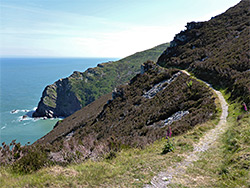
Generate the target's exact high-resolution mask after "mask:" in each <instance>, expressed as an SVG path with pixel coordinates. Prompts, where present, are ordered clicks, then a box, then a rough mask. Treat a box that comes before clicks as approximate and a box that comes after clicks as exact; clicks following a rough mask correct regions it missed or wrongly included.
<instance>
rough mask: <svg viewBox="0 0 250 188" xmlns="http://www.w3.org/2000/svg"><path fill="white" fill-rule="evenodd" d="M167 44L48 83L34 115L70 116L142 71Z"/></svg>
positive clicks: (155, 58)
mask: <svg viewBox="0 0 250 188" xmlns="http://www.w3.org/2000/svg"><path fill="white" fill-rule="evenodd" d="M167 46H169V44H168V43H165V44H162V45H159V46H156V47H154V48H152V49H149V50H145V51H142V52H138V53H135V54H134V55H131V56H129V57H126V58H124V59H121V60H119V61H116V62H108V63H102V64H98V65H97V67H95V68H89V69H88V70H86V71H85V72H78V71H75V72H74V73H73V74H72V75H71V76H69V77H68V78H64V79H60V80H58V81H56V82H55V83H54V84H52V85H49V86H47V87H46V88H45V89H44V91H43V94H42V97H41V100H40V102H39V104H38V107H37V110H36V111H35V113H34V114H33V116H34V117H44V116H45V117H48V118H51V117H59V116H63V117H67V116H69V115H71V114H73V113H74V112H76V111H77V110H79V109H81V108H82V107H84V106H86V105H88V104H90V103H91V102H93V101H94V100H96V99H98V98H99V97H100V96H102V95H104V94H107V93H109V92H111V91H112V89H114V88H115V87H116V86H118V85H120V84H124V83H125V82H127V81H129V80H130V79H131V78H132V77H133V76H135V75H136V73H138V72H139V71H140V65H141V63H143V62H145V61H147V60H148V59H150V60H153V61H156V60H157V58H158V57H159V56H160V54H161V53H162V52H163V51H164V50H165V49H166V47H167Z"/></svg>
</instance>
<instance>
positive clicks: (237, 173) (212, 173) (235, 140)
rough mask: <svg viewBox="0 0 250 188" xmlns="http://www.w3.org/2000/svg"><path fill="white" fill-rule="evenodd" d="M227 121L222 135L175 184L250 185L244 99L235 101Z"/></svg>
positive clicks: (249, 135)
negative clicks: (242, 102) (239, 101)
mask: <svg viewBox="0 0 250 188" xmlns="http://www.w3.org/2000/svg"><path fill="white" fill-rule="evenodd" d="M229 96H230V95H228V97H229ZM227 123H228V124H229V126H228V129H227V131H226V132H225V133H224V134H223V135H222V137H220V138H219V139H218V140H217V141H216V143H214V146H213V147H212V148H211V149H209V150H208V151H207V152H206V153H204V154H203V155H202V156H201V158H200V159H199V160H198V161H196V162H195V163H194V165H193V166H190V167H188V169H187V172H186V174H185V175H184V176H182V177H179V178H178V180H177V181H176V182H175V183H174V184H172V186H173V187H195V186H201V185H202V187H230V188H231V187H232V188H233V187H249V185H250V181H249V180H250V173H249V168H250V157H249V156H250V155H249V154H250V149H249V138H250V131H249V130H250V116H249V112H245V111H244V110H243V108H242V105H241V104H240V103H237V102H234V103H231V104H230V106H229V117H228V118H227ZM201 177H202V178H201Z"/></svg>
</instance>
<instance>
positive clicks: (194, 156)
mask: <svg viewBox="0 0 250 188" xmlns="http://www.w3.org/2000/svg"><path fill="white" fill-rule="evenodd" d="M182 72H183V73H185V74H187V75H190V74H189V73H188V72H186V71H182ZM204 83H206V82H204ZM206 84H207V83H206ZM207 85H208V86H209V87H210V88H211V89H213V88H212V87H211V86H210V85H209V84H207ZM213 91H214V92H215V93H216V94H217V96H218V98H219V101H220V104H221V108H222V114H221V117H220V121H219V123H218V125H217V126H216V127H215V128H214V129H211V130H210V131H208V132H207V133H206V134H205V135H204V136H203V137H202V138H201V139H200V141H199V142H198V143H197V144H195V145H194V150H193V151H192V152H190V153H188V154H187V157H186V158H185V159H184V160H183V161H182V162H180V163H177V164H176V165H175V167H174V168H172V167H170V168H169V169H167V171H165V172H160V173H159V174H158V175H157V176H155V177H154V178H153V179H152V180H151V185H145V186H144V187H145V188H164V187H168V185H169V184H170V183H174V182H175V179H178V176H181V175H184V174H185V172H186V169H187V167H189V166H190V165H191V164H192V163H193V162H195V161H197V160H198V159H199V157H200V155H201V154H202V153H203V152H204V151H206V150H208V149H209V148H210V146H212V144H213V143H214V142H215V141H216V139H217V138H218V137H219V136H220V135H221V134H222V133H224V132H225V130H226V127H227V124H226V121H227V120H226V118H227V115H228V105H227V102H226V101H225V99H224V97H223V95H222V94H221V92H219V91H217V90H215V89H213Z"/></svg>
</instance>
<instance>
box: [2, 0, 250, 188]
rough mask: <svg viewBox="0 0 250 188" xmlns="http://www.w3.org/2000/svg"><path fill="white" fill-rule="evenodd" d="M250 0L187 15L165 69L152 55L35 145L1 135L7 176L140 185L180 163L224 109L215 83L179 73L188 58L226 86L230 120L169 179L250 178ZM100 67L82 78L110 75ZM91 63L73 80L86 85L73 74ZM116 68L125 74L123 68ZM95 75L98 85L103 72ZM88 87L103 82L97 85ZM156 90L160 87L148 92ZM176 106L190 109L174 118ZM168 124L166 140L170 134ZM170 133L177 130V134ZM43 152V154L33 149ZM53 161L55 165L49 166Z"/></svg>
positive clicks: (207, 183) (14, 181)
mask: <svg viewBox="0 0 250 188" xmlns="http://www.w3.org/2000/svg"><path fill="white" fill-rule="evenodd" d="M247 3H248V1H247V0H243V1H241V3H239V5H237V6H236V7H234V8H231V9H229V10H228V11H227V12H226V13H225V14H222V15H220V16H217V17H215V18H213V19H212V20H210V21H209V22H203V23H194V22H191V23H189V24H188V25H187V30H186V31H182V32H181V33H180V34H178V35H177V36H176V37H175V39H174V41H172V42H171V47H170V48H168V49H167V50H166V51H165V52H164V53H163V54H162V55H161V57H160V58H159V60H158V62H157V63H158V65H161V66H164V67H167V68H168V69H166V68H163V67H160V66H157V65H156V64H154V63H153V62H151V61H148V62H146V63H144V64H143V65H142V72H144V74H137V75H136V76H135V77H133V78H132V79H131V81H130V82H129V83H128V84H126V85H121V86H118V87H116V89H115V90H114V92H113V93H109V94H106V95H104V96H102V97H100V98H99V99H97V100H95V101H94V102H92V103H91V104H89V105H87V106H85V107H84V108H82V109H81V110H79V111H77V112H76V113H74V114H73V115H71V116H69V117H68V118H65V119H64V120H62V121H60V122H58V123H57V124H56V126H55V128H54V129H53V130H52V131H51V132H50V133H48V134H47V135H46V136H44V137H43V138H42V139H39V140H38V141H37V142H36V143H35V144H33V145H32V146H27V147H23V148H20V145H16V144H15V145H14V147H13V148H14V149H12V151H11V150H10V148H9V146H6V145H5V144H4V145H3V147H1V148H0V149H1V150H0V154H1V155H0V159H1V160H0V161H1V162H2V164H3V165H5V167H1V168H0V180H1V181H0V186H1V187H44V186H47V187H79V186H82V187H142V186H143V185H144V184H146V183H149V182H150V180H151V179H152V177H153V176H155V175H156V174H158V173H159V172H160V171H163V170H164V171H165V170H167V169H168V168H174V167H175V165H176V163H177V162H180V161H182V160H183V159H184V158H185V157H186V155H187V154H188V153H189V152H191V151H193V149H194V148H193V146H194V143H197V142H198V141H199V140H200V138H201V137H202V136H203V135H204V134H205V132H206V131H208V130H210V129H212V128H214V127H215V125H216V124H217V123H218V121H219V115H220V113H221V110H220V109H219V107H218V99H216V96H215V95H214V93H213V92H212V90H211V89H209V88H208V87H207V86H206V85H205V84H204V83H202V82H200V81H198V80H197V79H195V78H193V77H190V76H188V75H186V74H184V73H178V72H179V69H177V68H182V69H183V68H185V69H188V70H189V71H192V73H193V74H194V75H195V76H198V77H199V78H201V79H202V80H209V83H212V84H213V85H214V86H215V87H217V88H219V89H220V90H223V93H224V96H225V97H226V98H227V100H228V101H229V102H230V107H229V116H228V119H227V123H228V125H229V126H228V130H226V132H225V133H224V134H223V135H222V137H221V138H219V139H218V140H216V142H215V143H214V145H213V146H212V147H211V149H209V150H207V152H204V153H202V155H201V157H200V158H199V160H197V161H195V162H194V164H193V165H190V166H189V167H188V168H187V170H186V173H185V175H184V176H181V177H178V179H177V180H175V181H173V182H172V187H197V186H202V187H249V185H250V181H249V180H250V173H249V168H250V157H249V156H250V150H249V144H250V142H249V137H250V131H249V130H250V116H249V97H250V95H249V94H250V93H249V92H250V90H249V87H250V85H249V83H250V80H249V79H250V77H249V69H250V67H249V66H250V64H249V61H248V60H249V46H248V45H247V44H248V43H249V32H248V29H249V22H248V21H247V20H249V16H250V14H249V9H248V4H247ZM123 65H124V64H122V65H120V66H121V67H122V66H123ZM107 66H109V64H107ZM98 67H99V68H100V69H89V70H88V71H86V72H85V73H86V75H85V76H86V78H87V79H88V80H86V81H84V82H85V83H88V82H89V80H93V78H94V77H95V76H94V75H99V76H100V75H103V72H99V70H102V69H103V70H105V66H104V65H99V66H98ZM119 68H120V67H119ZM119 68H118V67H117V70H118V69H119ZM123 69H124V67H123ZM85 73H79V72H75V73H74V74H73V75H72V76H71V77H70V78H68V79H67V81H69V82H72V83H73V85H75V88H76V89H78V88H81V87H82V86H81V85H78V84H79V83H80V82H81V81H77V80H76V79H75V78H79V77H80V75H83V74H85ZM127 74H128V73H126V74H125V75H127ZM110 76H111V77H112V78H113V77H114V76H116V74H113V73H110ZM100 77H101V76H100ZM102 78H104V77H102ZM117 78H119V79H120V80H123V79H122V73H119V76H118V77H117ZM119 79H118V80H119ZM79 80H82V79H79ZM95 81H96V84H97V87H98V89H99V87H100V91H101V88H103V87H102V84H101V82H98V81H97V80H95ZM107 82H109V81H107ZM117 82H118V81H117ZM98 84H99V85H98ZM110 85H112V83H111V82H110ZM112 86H113V85H112ZM156 86H157V87H156ZM104 90H105V89H104ZM91 91H97V90H96V89H95V87H94V86H93V87H92V88H91ZM100 91H99V90H98V91H97V92H100ZM74 92H75V93H77V91H74ZM105 92H106V91H105ZM149 92H152V93H153V95H150V97H146V96H147V95H146V94H147V93H149ZM50 93H52V94H53V93H54V92H50ZM80 95H81V94H79V95H78V96H77V97H78V98H79V97H80V98H81V96H80ZM96 95H98V93H95V94H93V95H92V96H96ZM57 96H58V93H57ZM84 100H85V99H84ZM86 100H90V99H86ZM178 112H188V113H187V114H186V115H184V116H181V117H179V118H177V120H176V121H172V122H171V123H170V124H168V122H169V121H167V120H168V119H169V118H170V117H173V115H174V114H176V113H178ZM170 126H171V131H170ZM170 132H171V134H170ZM166 133H168V134H167V136H168V141H167V143H166V139H165V138H163V137H164V136H165V135H166ZM172 133H173V136H174V138H175V139H174V140H171V141H170V140H169V139H170V136H171V135H172ZM162 138H163V139H162ZM39 147H41V148H40V149H38V150H36V148H39ZM29 149H30V150H29ZM173 150H174V152H170V151H173ZM163 154H164V155H163ZM38 155H39V156H40V155H41V156H42V157H41V160H40V159H39V160H38V159H36V158H37V157H36V156H38ZM51 163H54V165H55V164H57V165H56V166H49V165H50V164H51ZM59 165H60V166H59ZM64 165H65V167H62V166H64ZM46 166H47V167H46ZM48 166H49V167H48ZM33 167H34V168H33ZM42 167H46V168H42ZM34 171H36V172H34ZM19 173H21V174H22V175H20V174H19Z"/></svg>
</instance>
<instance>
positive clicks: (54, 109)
mask: <svg viewBox="0 0 250 188" xmlns="http://www.w3.org/2000/svg"><path fill="white" fill-rule="evenodd" d="M73 76H74V74H73V75H71V76H70V77H69V78H65V79H60V80H58V81H56V82H55V83H54V84H52V85H49V86H47V87H46V88H45V90H44V91H43V94H42V98H41V100H40V102H39V104H38V108H37V110H36V111H35V112H34V114H33V116H34V117H41V116H45V117H48V118H52V117H60V116H63V117H66V116H69V115H71V114H72V113H74V112H75V111H77V110H80V109H81V107H82V105H81V103H80V100H79V98H78V97H77V96H76V93H75V92H73V91H72V85H71V83H70V80H71V79H74V77H73Z"/></svg>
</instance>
